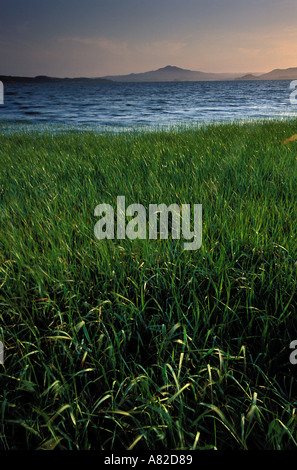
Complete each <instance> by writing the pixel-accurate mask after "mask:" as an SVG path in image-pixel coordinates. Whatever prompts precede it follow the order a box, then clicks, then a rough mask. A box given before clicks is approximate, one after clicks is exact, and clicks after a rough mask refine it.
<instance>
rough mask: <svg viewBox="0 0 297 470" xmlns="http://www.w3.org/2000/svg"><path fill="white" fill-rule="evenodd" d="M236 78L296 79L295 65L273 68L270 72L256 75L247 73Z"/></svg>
mask: <svg viewBox="0 0 297 470" xmlns="http://www.w3.org/2000/svg"><path fill="white" fill-rule="evenodd" d="M237 80H297V67H291V68H289V69H274V70H272V71H271V72H268V73H263V74H261V75H259V76H257V77H256V76H255V75H252V74H248V75H244V76H243V77H239V78H237Z"/></svg>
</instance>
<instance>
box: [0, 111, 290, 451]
mask: <svg viewBox="0 0 297 470" xmlns="http://www.w3.org/2000/svg"><path fill="white" fill-rule="evenodd" d="M296 133H297V122H296V121H293V120H292V121H288V122H285V121H283V122H281V121H280V122H273V121H271V122H263V123H246V124H224V125H209V126H206V127H202V128H185V129H180V130H179V131H172V132H162V131H161V130H160V131H156V132H151V133H148V132H146V133H144V132H137V131H135V132H130V133H124V134H120V135H111V134H104V135H99V134H95V133H91V132H85V133H79V132H67V133H58V134H55V135H52V134H50V133H34V132H32V133H17V132H15V133H12V134H3V133H2V134H1V146H0V167H1V179H0V202H1V231H0V246H1V252H0V339H2V341H3V343H4V349H5V359H4V365H0V448H2V449H54V448H55V449H56V450H57V449H82V450H85V449H90V450H105V451H111V450H113V451H116V450H126V449H133V451H136V452H141V451H143V450H173V449H174V450H176V449H186V450H194V449H196V450H199V449H219V450H225V449H226V450H229V449H234V450H236V449H249V450H253V449H261V450H264V449H295V450H296V448H297V432H296V431H297V419H296V418H297V414H296V407H297V366H294V365H292V364H291V363H290V360H289V357H290V353H291V350H290V347H289V346H290V342H291V341H293V340H296V339H297V318H296V313H297V312H296V299H297V293H296V287H297V282H296V277H297V264H296V261H297V211H296V199H297V142H294V141H292V142H289V143H288V144H287V145H284V144H283V141H284V140H285V139H286V138H288V137H290V136H291V135H292V134H296ZM118 195H124V196H126V204H127V205H128V204H131V203H141V204H143V205H144V206H145V207H148V205H149V204H152V203H156V204H159V203H164V204H167V205H169V204H171V203H177V204H202V206H203V234H202V247H201V248H200V249H199V250H197V251H185V250H184V249H183V240H182V239H181V240H172V239H171V238H169V239H168V240H160V239H157V240H135V241H132V240H129V239H126V240H117V239H115V240H101V241H100V240H98V239H96V238H95V236H94V226H95V223H96V222H97V220H98V218H96V217H94V209H95V207H96V206H97V205H98V204H100V203H109V204H111V205H112V206H113V207H114V208H116V197H117V196H118Z"/></svg>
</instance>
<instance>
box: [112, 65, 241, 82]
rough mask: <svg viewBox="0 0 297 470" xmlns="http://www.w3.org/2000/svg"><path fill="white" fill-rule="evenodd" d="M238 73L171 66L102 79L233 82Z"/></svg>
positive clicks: (121, 80)
mask: <svg viewBox="0 0 297 470" xmlns="http://www.w3.org/2000/svg"><path fill="white" fill-rule="evenodd" d="M240 75H241V74H239V73H237V74H236V73H207V72H195V71H193V70H187V69H182V68H180V67H175V66H172V65H167V66H166V67H163V68H161V69H158V70H151V71H149V72H144V73H130V74H129V75H108V76H105V77H103V78H105V79H108V80H112V81H114V82H177V81H180V82H186V81H193V82H196V81H215V80H233V79H234V78H237V77H239V76H240Z"/></svg>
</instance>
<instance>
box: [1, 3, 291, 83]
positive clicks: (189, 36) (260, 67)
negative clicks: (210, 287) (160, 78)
mask: <svg viewBox="0 0 297 470" xmlns="http://www.w3.org/2000/svg"><path fill="white" fill-rule="evenodd" d="M0 6H1V9H0V59H1V60H0V75H26V76H35V75H50V76H56V77H78V76H85V77H99V76H104V75H113V74H126V73H131V72H135V73H137V72H145V71H147V70H155V69H158V68H160V67H164V66H166V65H176V66H178V67H182V68H186V69H191V70H200V71H203V72H240V73H248V72H269V71H270V70H272V69H274V68H288V67H297V1H296V0H104V1H102V0H83V1H82V0H10V1H9V2H8V1H3V0H0Z"/></svg>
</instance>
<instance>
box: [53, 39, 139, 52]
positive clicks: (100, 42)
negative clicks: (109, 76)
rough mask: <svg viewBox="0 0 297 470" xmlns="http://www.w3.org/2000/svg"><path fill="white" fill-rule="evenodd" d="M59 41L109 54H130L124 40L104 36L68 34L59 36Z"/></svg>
mask: <svg viewBox="0 0 297 470" xmlns="http://www.w3.org/2000/svg"><path fill="white" fill-rule="evenodd" d="M58 41H59V42H60V43H63V44H65V45H69V46H74V47H77V46H78V45H80V46H82V47H84V46H85V47H86V48H88V49H89V48H95V49H97V50H101V51H104V52H108V53H110V54H114V55H117V56H122V55H123V54H125V55H127V54H130V51H129V49H128V43H127V42H126V41H118V40H113V39H107V38H104V37H89V38H88V37H78V36H69V37H61V38H59V39H58Z"/></svg>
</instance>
